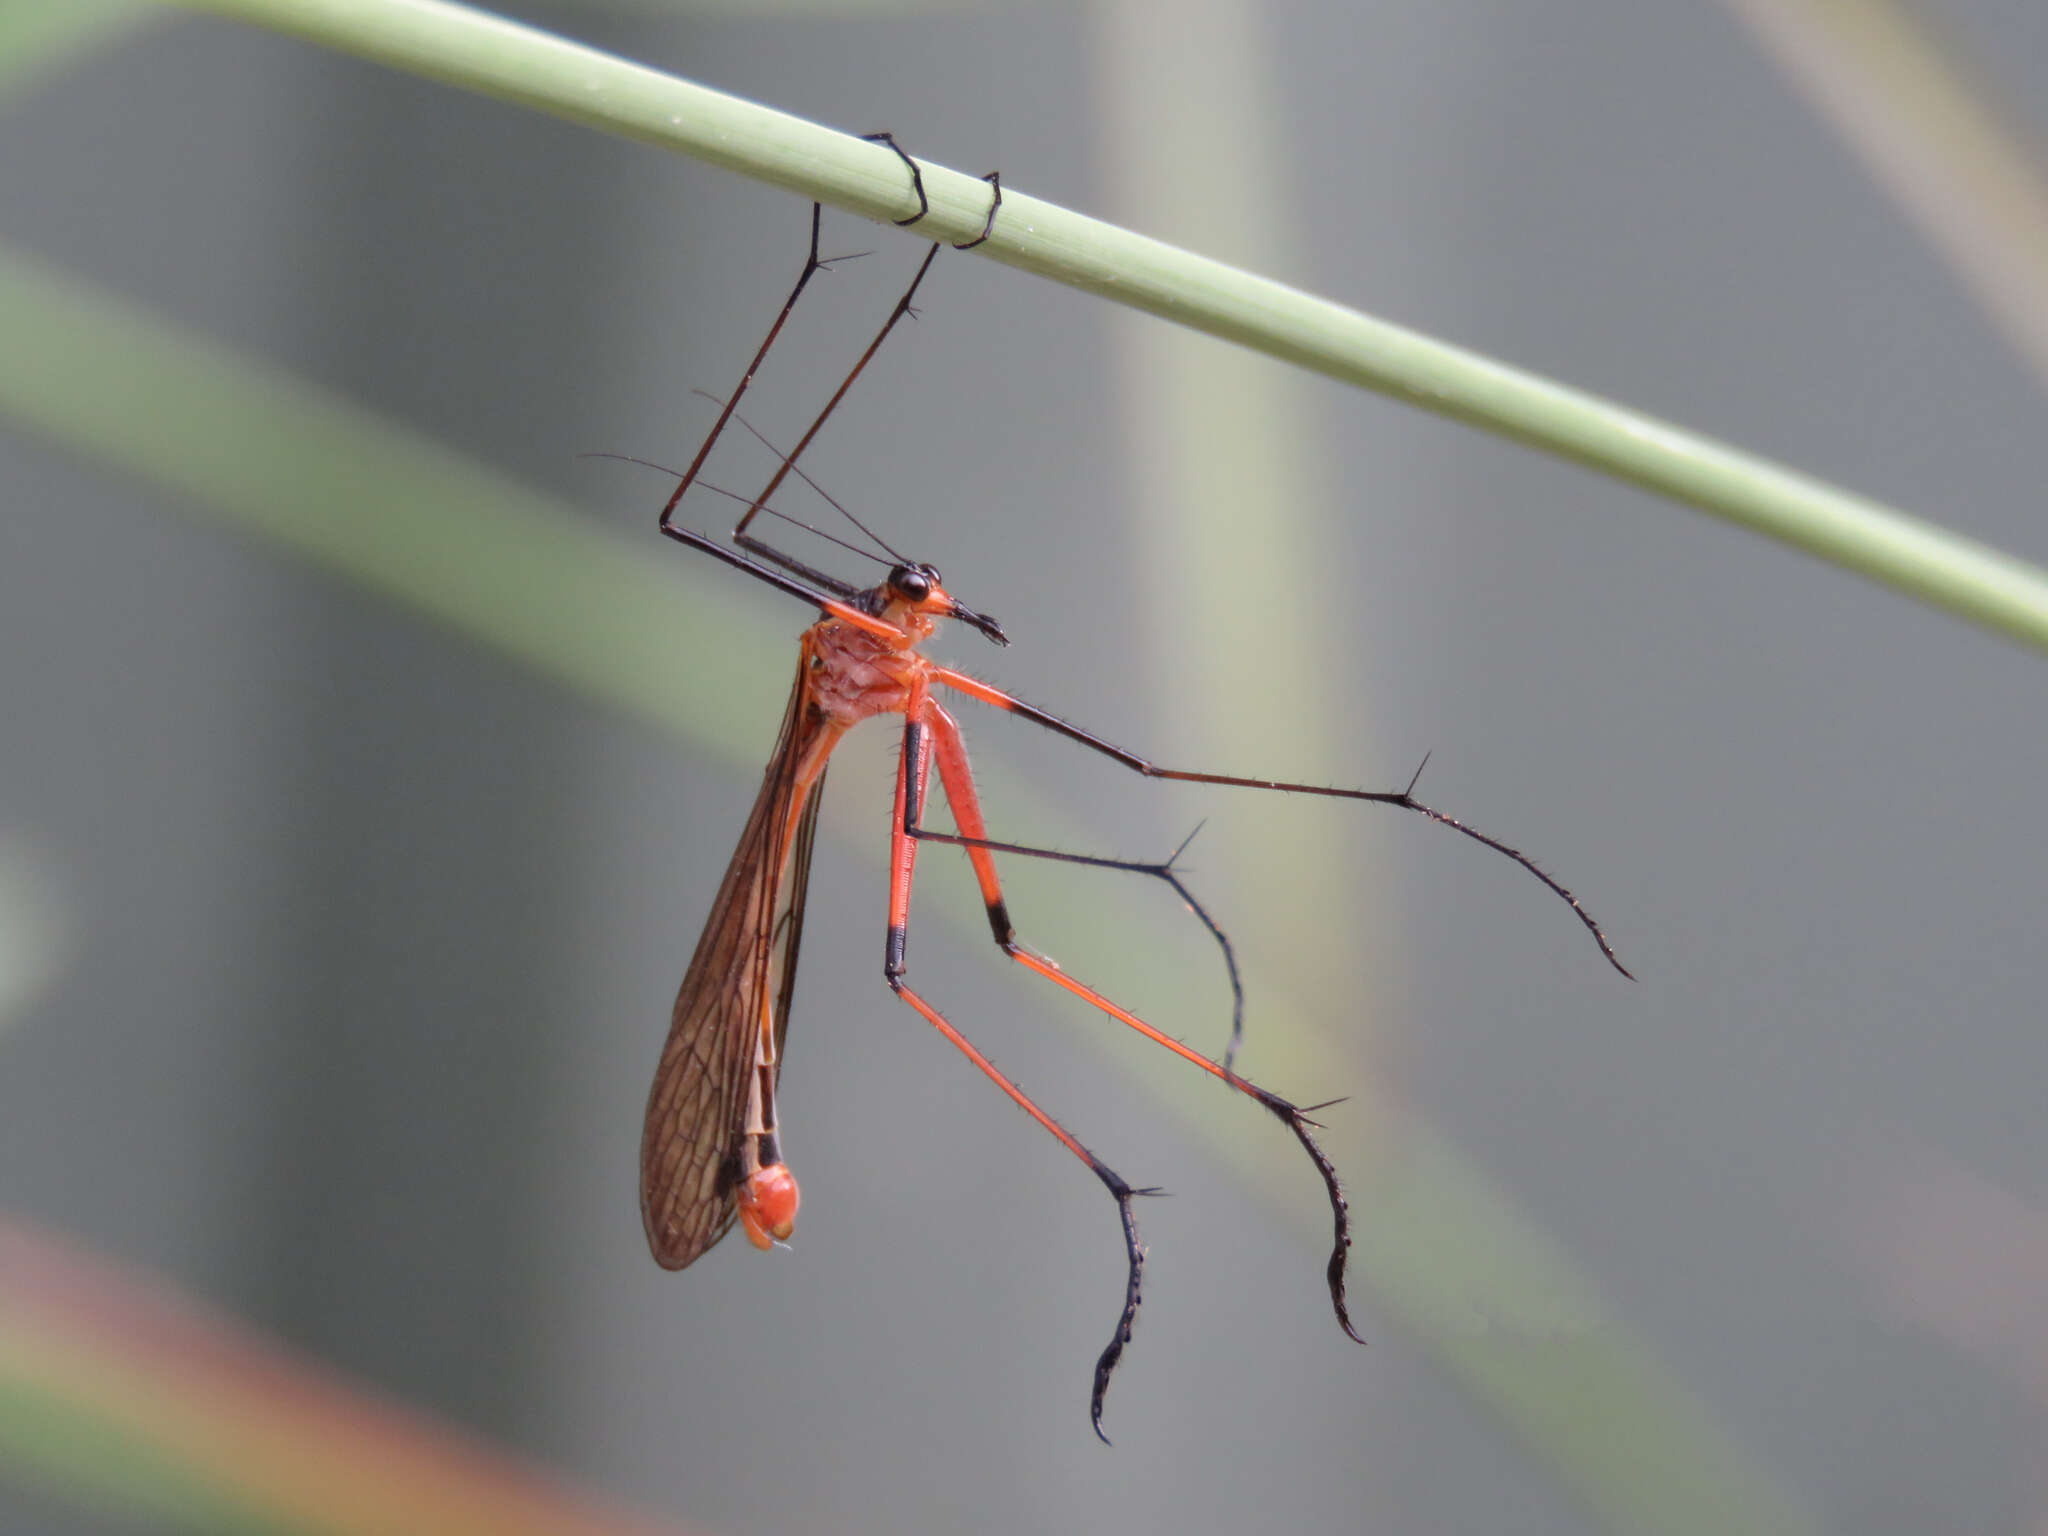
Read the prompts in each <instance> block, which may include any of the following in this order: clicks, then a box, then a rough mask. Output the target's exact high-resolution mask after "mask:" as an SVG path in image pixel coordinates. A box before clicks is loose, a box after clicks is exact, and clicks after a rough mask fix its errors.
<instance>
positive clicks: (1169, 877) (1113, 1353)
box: [903, 723, 1365, 1434]
mask: <svg viewBox="0 0 2048 1536" xmlns="http://www.w3.org/2000/svg"><path fill="white" fill-rule="evenodd" d="M925 729H926V728H925V727H924V726H923V725H922V724H921V723H916V724H912V725H909V726H906V728H905V731H904V747H903V750H904V753H905V760H906V762H910V763H916V762H918V761H920V760H921V759H922V756H923V737H924V734H925ZM909 785H910V793H909V794H908V795H906V796H905V798H904V808H903V832H904V835H905V836H907V837H911V838H916V839H918V840H920V841H925V842H935V843H950V844H952V845H954V846H955V847H960V848H978V849H985V850H987V851H988V852H991V853H1014V854H1019V855H1022V856H1024V857H1026V858H1040V859H1053V860H1057V861H1058V862H1060V863H1064V864H1083V865H1087V866H1090V867H1091V868H1096V869H1121V870H1129V871H1131V872H1133V873H1136V874H1144V875H1152V876H1154V877H1156V878H1158V879H1162V880H1165V881H1166V882H1167V883H1168V884H1169V885H1171V886H1172V887H1173V888H1174V890H1175V891H1176V892H1178V893H1179V895H1180V897H1181V899H1182V900H1183V901H1185V902H1186V903H1187V905H1188V907H1189V908H1190V910H1192V911H1193V912H1194V914H1195V915H1196V916H1197V917H1199V918H1200V919H1201V920H1202V922H1203V923H1204V924H1205V925H1206V926H1207V927H1208V929H1209V931H1210V933H1212V934H1213V935H1215V938H1216V942H1217V943H1218V944H1219V945H1220V946H1221V947H1222V950H1223V958H1224V963H1225V964H1226V965H1227V966H1228V967H1229V970H1230V985H1231V991H1232V994H1233V996H1234V999H1235V1004H1236V1011H1235V1014H1234V1017H1233V1028H1232V1031H1231V1053H1232V1055H1233V1056H1234V1054H1235V1052H1236V1049H1237V1043H1238V1039H1239V1038H1240V1036H1241V1033H1242V1024H1243V1010H1244V989H1243V986H1242V984H1241V983H1240V981H1239V979H1238V974H1237V961H1236V958H1235V956H1234V955H1233V954H1232V953H1231V948H1230V941H1229V940H1228V939H1227V938H1225V937H1224V934H1223V930H1222V929H1221V928H1219V927H1217V925H1216V923H1215V921H1214V920H1213V919H1211V918H1210V916H1209V914H1208V913H1207V912H1205V911H1203V909H1202V907H1201V905H1200V903H1198V902H1197V901H1196V900H1195V898H1194V897H1193V895H1191V894H1190V893H1189V892H1188V889H1187V887H1186V886H1185V885H1183V884H1182V883H1181V880H1180V877H1179V875H1178V873H1177V872H1176V871H1175V870H1174V867H1173V864H1174V860H1175V859H1178V858H1179V857H1180V855H1181V854H1182V852H1184V851H1185V850H1186V848H1187V845H1188V843H1189V842H1191V841H1193V838H1194V834H1193V833H1190V834H1189V835H1188V837H1187V838H1186V839H1185V840H1183V841H1182V843H1181V845H1180V847H1179V848H1176V849H1175V850H1174V852H1173V856H1172V858H1169V859H1168V860H1167V861H1166V862H1165V863H1164V864H1144V863H1138V862H1134V861H1129V860H1124V859H1106V858H1099V857H1095V856H1092V855H1088V854H1078V853H1063V852H1060V851H1059V850H1057V849H1051V848H1030V847H1026V846H1024V845H1022V844H1018V843H1004V842H997V841H995V840H994V839H992V838H985V837H964V836H962V835H960V834H959V833H955V832H935V831H931V830H929V829H927V828H925V827H923V826H921V825H920V824H919V823H920V822H921V821H922V819H923V814H924V784H923V783H922V782H921V781H920V776H919V775H918V774H916V773H912V774H910V775H909ZM1195 830H1196V831H1197V832H1199V831H1200V830H1201V829H1200V828H1199V827H1197V828H1196V829H1195ZM987 911H988V919H989V928H990V930H991V931H992V933H993V936H994V938H995V942H996V944H997V946H998V947H999V948H1000V949H1002V951H1003V952H1004V953H1005V954H1007V955H1009V956H1010V957H1011V958H1012V959H1016V960H1022V959H1023V958H1024V957H1026V956H1029V957H1030V958H1031V959H1032V960H1036V961H1038V962H1040V963H1043V964H1047V965H1052V964H1053V962H1052V961H1051V960H1050V959H1049V958H1048V957H1047V956H1045V955H1042V954H1040V953H1039V952H1038V951H1037V950H1035V949H1033V948H1031V947H1030V946H1029V945H1028V944H1026V943H1025V942H1024V941H1023V940H1022V939H1021V938H1020V937H1019V936H1018V934H1017V930H1016V928H1015V926H1014V925H1013V924H1012V923H1011V921H1010V914H1009V909H1008V906H1007V905H1006V904H1005V903H1004V902H1003V901H1001V900H1000V899H999V900H996V901H993V902H989V903H988V904H987ZM1054 969H1055V970H1060V968H1059V967H1058V966H1054ZM1061 974H1062V975H1064V974H1065V973H1064V971H1063V970H1061ZM1068 981H1069V982H1071V984H1072V986H1074V987H1076V988H1082V987H1083V983H1081V982H1079V981H1075V980H1073V979H1072V978H1068ZM1085 990H1086V991H1089V992H1093V989H1092V988H1085ZM1155 1043H1156V1042H1155ZM1197 1059H1198V1060H1201V1061H1203V1062H1204V1063H1205V1064H1206V1065H1209V1066H1211V1067H1214V1066H1215V1065H1216V1064H1215V1063H1213V1062H1207V1060H1206V1058H1200V1057H1198V1058H1197ZM1218 1070H1219V1071H1220V1073H1221V1075H1222V1077H1223V1080H1224V1081H1225V1082H1226V1083H1228V1084H1229V1085H1230V1086H1231V1087H1233V1088H1235V1089H1237V1090H1238V1091H1239V1092H1240V1093H1242V1094H1244V1095H1246V1096H1247V1097H1249V1098H1251V1099H1255V1100H1256V1101H1257V1102H1258V1103H1260V1104H1261V1105H1263V1106H1264V1107H1265V1108H1266V1110H1267V1112H1268V1113H1270V1114H1271V1115H1272V1116H1273V1117H1274V1118H1275V1119H1276V1120H1278V1121H1279V1122H1280V1123H1281V1124H1282V1125H1284V1126H1286V1127H1287V1129H1288V1131H1289V1132H1290V1133H1291V1134H1292V1135H1293V1137H1294V1139H1295V1140H1296V1141H1298V1142H1300V1143H1301V1149H1302V1150H1303V1151H1304V1152H1306V1153H1307V1154H1308V1157H1309V1161H1310V1162H1312V1163H1313V1164H1314V1165H1315V1169H1316V1174H1317V1176H1318V1177H1320V1178H1321V1179H1322V1181H1323V1188H1324V1190H1325V1192H1326V1193H1327V1194H1328V1196H1329V1201H1330V1224H1331V1244H1330V1258H1329V1262H1328V1264H1327V1265H1326V1266H1325V1268H1324V1277H1325V1279H1326V1281H1327V1283H1328V1285H1329V1289H1330V1305H1331V1307H1332V1308H1333V1309H1334V1310H1335V1312H1336V1314H1337V1325H1338V1326H1339V1327H1341V1328H1342V1329H1343V1330H1344V1332H1345V1333H1346V1334H1348V1335H1349V1336H1350V1337H1351V1338H1353V1339H1355V1340H1357V1341H1358V1342H1359V1343H1360V1344H1363V1343H1364V1342H1365V1339H1364V1338H1363V1337H1362V1336H1361V1335H1360V1334H1359V1332H1358V1330H1357V1329H1356V1328H1354V1327H1353V1326H1352V1323H1351V1309H1350V1305H1349V1300H1348V1298H1347V1296H1346V1292H1345V1277H1346V1271H1347V1269H1348V1266H1349V1261H1350V1255H1351V1207H1350V1204H1349V1202H1348V1201H1347V1200H1346V1199H1345V1198H1344V1187H1343V1185H1342V1183H1341V1182H1340V1181H1339V1179H1338V1177H1337V1168H1336V1165H1335V1164H1334V1163H1332V1162H1331V1161H1330V1158H1329V1154H1327V1153H1326V1152H1324V1151H1323V1149H1322V1147H1321V1145H1320V1144H1319V1143H1318V1142H1317V1141H1316V1138H1315V1131H1316V1122H1315V1121H1313V1120H1311V1119H1310V1118H1309V1116H1308V1113H1307V1112H1306V1111H1304V1110H1302V1109H1300V1108H1298V1107H1297V1106H1295V1105H1294V1104H1292V1103H1290V1102H1289V1101H1288V1100H1286V1099H1283V1098H1281V1097H1280V1095H1279V1094H1277V1093H1274V1092H1272V1091H1271V1090H1269V1089H1266V1088H1262V1087H1260V1086H1259V1085H1258V1084H1257V1083H1254V1082H1252V1081H1251V1080H1250V1079H1248V1078H1244V1077H1240V1076H1238V1074H1237V1072H1236V1070H1235V1069H1234V1067H1233V1066H1232V1065H1231V1057H1230V1056H1226V1057H1225V1059H1224V1063H1223V1065H1222V1066H1221V1067H1220V1069H1218ZM1096 1173H1097V1176H1098V1177H1101V1178H1102V1179H1103V1181H1104V1183H1106V1184H1109V1187H1110V1190H1111V1192H1112V1193H1114V1194H1117V1197H1118V1201H1119V1203H1120V1204H1122V1205H1123V1206H1124V1217H1125V1223H1126V1227H1127V1229H1128V1230H1127V1236H1128V1237H1129V1239H1130V1241H1131V1242H1132V1243H1133V1244H1134V1245H1135V1242H1136V1226H1135V1217H1134V1216H1132V1214H1131V1211H1130V1208H1129V1203H1128V1202H1127V1201H1125V1200H1124V1197H1123V1195H1122V1194H1121V1193H1118V1190H1119V1183H1111V1182H1110V1180H1111V1178H1113V1175H1110V1174H1108V1171H1107V1170H1106V1169H1102V1168H1100V1167H1097V1168H1096ZM1137 1193H1140V1194H1150V1193H1154V1191H1150V1190H1140V1191H1137ZM1140 1258H1141V1255H1140V1254H1139V1252H1138V1250H1137V1249H1136V1247H1135V1246H1133V1248H1132V1270H1131V1296H1132V1298H1133V1299H1132V1301H1131V1303H1130V1306H1129V1307H1127V1308H1126V1312H1125V1321H1126V1324H1128V1321H1129V1319H1130V1318H1131V1316H1132V1315H1134V1312H1135V1308H1136V1305H1137V1303H1136V1300H1135V1298H1136V1296H1137V1283H1138V1278H1137V1277H1138V1265H1139V1260H1140ZM1128 1342H1129V1331H1128V1327H1125V1328H1120V1329H1119V1331H1118V1334H1117V1336H1116V1338H1114V1339H1112V1340H1111V1341H1110V1346H1109V1348H1108V1349H1106V1350H1105V1351H1103V1355H1102V1359H1101V1361H1100V1362H1098V1364H1097V1366H1096V1399H1095V1401H1096V1410H1097V1414H1098V1417H1099V1414H1100V1409H1101V1397H1102V1393H1103V1391H1104V1390H1106V1388H1107V1386H1108V1381H1109V1372H1110V1371H1111V1370H1113V1369H1114V1368H1115V1366H1116V1362H1117V1359H1118V1357H1119V1356H1121V1355H1122V1353H1123V1347H1124V1345H1125V1344H1126V1343H1128ZM1101 1432H1102V1431H1101V1425H1100V1423H1098V1424H1097V1426H1096V1433H1097V1434H1100V1433H1101Z"/></svg>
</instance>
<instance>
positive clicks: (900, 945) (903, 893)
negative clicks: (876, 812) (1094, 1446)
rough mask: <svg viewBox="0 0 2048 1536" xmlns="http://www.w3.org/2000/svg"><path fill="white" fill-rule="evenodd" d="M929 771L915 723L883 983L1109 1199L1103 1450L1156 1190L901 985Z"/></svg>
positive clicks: (1097, 1383)
mask: <svg viewBox="0 0 2048 1536" xmlns="http://www.w3.org/2000/svg"><path fill="white" fill-rule="evenodd" d="M930 764H931V738H930V737H929V736H927V735H926V734H925V733H924V727H923V726H921V725H919V724H918V723H917V722H916V721H915V719H914V718H913V719H912V720H911V723H910V725H909V728H908V729H907V730H906V731H905V733H904V739H903V756H902V758H901V760H900V761H899V763H898V766H897V771H896V818H895V827H894V829H893V831H892V833H891V836H890V844H891V846H890V858H889V871H890V874H889V939H888V944H887V946H886V949H885V951H884V954H883V960H882V975H883V977H884V979H886V980H887V981H888V983H889V986H890V989H891V990H892V991H894V992H895V994H896V995H897V996H898V997H900V998H902V999H903V1001H904V1002H906V1003H908V1004H909V1005H910V1006H911V1007H912V1008H913V1009H915V1010H916V1011H917V1012H918V1013H919V1014H920V1015H921V1016H922V1017H923V1018H924V1020H925V1022H927V1023H928V1024H930V1025H931V1026H932V1027H933V1028H934V1029H936V1030H938V1032H939V1033H940V1034H942V1035H944V1036H945V1037H946V1039H947V1040H949V1041H951V1042H952V1044H953V1045H954V1047H955V1048H956V1049H958V1050H959V1051H960V1053H961V1054H962V1055H964V1056H965V1057H966V1058H967V1059H968V1060H969V1061H971V1062H973V1063H974V1064H975V1066H977V1067H979V1068H980V1069H981V1071H982V1072H983V1073H984V1074H986V1075H987V1077H988V1079H989V1081H990V1082H992V1083H994V1084H995V1085H996V1086H997V1087H998V1088H1000V1089H1002V1090H1003V1092H1004V1093H1006V1094H1007V1095H1009V1097H1010V1101H1011V1102H1012V1103H1014V1104H1015V1105H1016V1106H1017V1107H1018V1108H1019V1109H1021V1110H1023V1111H1024V1113H1025V1114H1027V1115H1029V1116H1030V1117H1031V1118H1032V1119H1033V1120H1036V1121H1037V1122H1038V1123H1039V1125H1040V1126H1042V1127H1044V1129H1045V1130H1046V1131H1048V1132H1049V1133H1051V1135H1052V1137H1053V1138H1054V1139H1055V1140H1056V1141H1058V1142H1059V1144H1060V1145H1061V1146H1063V1147H1065V1148H1066V1149H1067V1150H1068V1151H1069V1152H1071V1153H1073V1154H1074V1156H1075V1157H1077V1158H1079V1159H1080V1160H1081V1161H1082V1162H1083V1163H1085V1164H1087V1166H1088V1171H1089V1172H1090V1173H1093V1174H1094V1175H1095V1177H1096V1178H1098V1179H1100V1180H1101V1181H1102V1185H1103V1188H1105V1189H1107V1190H1108V1191H1109V1192H1110V1194H1111V1196H1112V1197H1114V1198H1115V1200H1116V1205H1117V1217H1118V1220H1119V1221H1120V1222H1121V1224H1122V1226H1123V1237H1124V1258H1125V1261H1126V1265H1127V1269H1126V1275H1125V1280H1124V1304H1123V1309H1122V1311H1121V1312H1119V1313H1118V1314H1117V1321H1116V1331H1115V1332H1114V1333H1112V1334H1111V1335H1110V1338H1109V1343H1108V1345H1107V1346H1106V1347H1105V1348H1104V1349H1103V1351H1102V1353H1101V1355H1100V1356H1098V1357H1097V1358H1096V1361H1095V1379H1094V1385H1093V1387H1092V1389H1091V1390H1090V1393H1089V1398H1088V1419H1089V1422H1090V1423H1091V1424H1093V1425H1094V1426H1095V1434H1096V1437H1097V1438H1098V1439H1100V1440H1101V1441H1102V1443H1103V1444H1104V1445H1107V1444H1109V1436H1107V1435H1105V1434H1103V1432H1102V1404H1103V1400H1104V1399H1105V1398H1106V1397H1107V1396H1108V1394H1109V1379H1110V1377H1111V1375H1113V1374H1114V1373H1115V1371H1116V1367H1117V1362H1118V1361H1119V1360H1121V1359H1122V1358H1123V1353H1124V1346H1125V1345H1127V1344H1129V1343H1130V1342H1131V1330H1132V1328H1133V1327H1134V1326H1135V1325H1136V1323H1137V1320H1138V1304H1139V1301H1140V1290H1141V1286H1140V1282H1141V1281H1142V1280H1143V1278H1144V1272H1145V1249H1144V1245H1143V1244H1141V1243H1140V1242H1139V1241H1138V1217H1137V1212H1136V1211H1135V1210H1133V1209H1132V1202H1133V1200H1135V1199H1136V1198H1137V1197H1138V1196H1140V1195H1156V1194H1158V1193H1159V1191H1158V1190H1156V1189H1133V1188H1132V1187H1131V1186H1130V1185H1129V1184H1127V1183H1126V1182H1125V1181H1124V1180H1123V1178H1122V1177H1121V1176H1120V1175H1118V1173H1117V1172H1116V1170H1115V1169H1113V1168H1111V1167H1110V1166H1109V1165H1108V1164H1107V1163H1105V1162H1103V1161H1102V1159H1100V1158H1099V1157H1097V1156H1096V1155H1095V1154H1094V1153H1093V1152H1091V1151H1089V1150H1088V1148H1087V1147H1085V1146H1083V1145H1082V1144H1081V1142H1080V1140H1079V1139H1078V1138H1077V1137H1076V1136H1075V1135H1074V1134H1073V1132H1071V1131H1069V1130H1068V1129H1067V1128H1066V1127H1065V1126H1063V1125H1061V1124H1060V1123H1059V1121H1057V1120H1055V1119H1053V1117H1052V1116H1051V1115H1049V1114H1047V1113H1046V1112H1045V1111H1044V1110H1043V1109H1040V1108H1039V1107H1038V1105H1037V1104H1036V1103H1034V1102H1033V1101H1032V1099H1031V1097H1030V1096H1029V1095H1028V1094H1026V1093H1025V1092H1024V1090H1023V1089H1021V1088H1019V1087H1018V1086H1017V1085H1016V1084H1015V1083H1013V1082H1011V1081H1010V1079H1009V1078H1008V1077H1006V1076H1004V1075H1003V1073H1002V1072H1001V1071H1000V1070H998V1069H997V1067H996V1065H995V1063H993V1062H991V1061H990V1060H989V1059H988V1058H987V1057H986V1056H984V1055H982V1054H981V1052H980V1051H978V1050H976V1049H975V1047H974V1046H973V1045H972V1044H971V1043H970V1042H969V1041H968V1039H967V1037H966V1036H964V1035H962V1034H961V1033H960V1031H959V1030H957V1029H955V1028H954V1027H953V1025H952V1023H951V1022H950V1021H949V1020H948V1019H947V1018H946V1016H945V1015H944V1014H942V1013H940V1012H939V1010H938V1009H936V1008H934V1007H933V1006H932V1005H931V1004H930V1003H928V1002H926V1001H925V1000H924V999H923V998H922V997H920V996H919V995H918V994H917V993H916V992H915V991H914V990H912V988H911V986H910V984H909V982H908V980H906V977H907V976H908V974H909V969H910V966H909V958H908V956H909V949H910V891H911V886H912V883H913V881H914V880H915V878H916V874H917V841H916V839H914V838H912V837H911V836H910V835H909V832H908V830H907V829H908V828H909V827H910V826H911V825H912V824H913V823H915V822H916V821H918V820H920V819H922V812H923V807H924V794H925V782H926V779H927V777H928V775H929V769H930Z"/></svg>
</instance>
